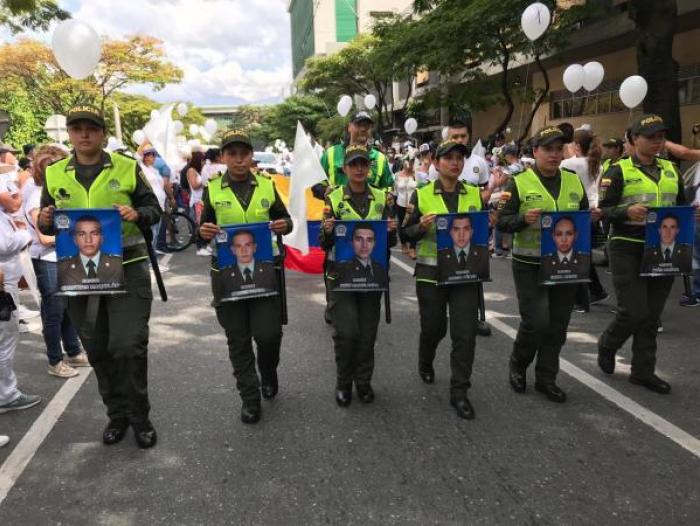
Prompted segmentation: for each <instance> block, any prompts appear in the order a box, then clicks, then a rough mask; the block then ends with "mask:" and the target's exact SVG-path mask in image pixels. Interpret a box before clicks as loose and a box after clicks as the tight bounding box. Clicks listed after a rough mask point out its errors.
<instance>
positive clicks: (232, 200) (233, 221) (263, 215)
mask: <svg viewBox="0 0 700 526" xmlns="http://www.w3.org/2000/svg"><path fill="white" fill-rule="evenodd" d="M253 177H255V181H256V183H257V186H256V187H255V190H254V191H253V196H252V197H251V198H250V203H249V204H248V209H247V210H246V209H244V208H243V205H241V202H240V201H239V200H238V197H236V194H235V192H234V191H233V190H232V189H231V187H229V186H228V177H217V178H216V179H212V180H210V181H209V203H210V204H211V206H212V208H214V211H215V212H216V224H217V225H238V224H240V223H264V222H266V221H269V220H270V207H271V206H272V203H274V202H275V185H274V183H273V182H272V180H271V179H268V178H267V177H263V176H261V175H254V176H253Z"/></svg>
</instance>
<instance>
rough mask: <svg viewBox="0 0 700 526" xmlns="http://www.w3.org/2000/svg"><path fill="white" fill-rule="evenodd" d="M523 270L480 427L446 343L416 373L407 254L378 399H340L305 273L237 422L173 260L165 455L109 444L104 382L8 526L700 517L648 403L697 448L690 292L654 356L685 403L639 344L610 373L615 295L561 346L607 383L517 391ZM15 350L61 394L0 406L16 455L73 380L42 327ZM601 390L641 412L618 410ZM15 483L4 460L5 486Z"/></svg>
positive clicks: (20, 361) (29, 372)
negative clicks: (460, 390) (601, 345)
mask: <svg viewBox="0 0 700 526" xmlns="http://www.w3.org/2000/svg"><path fill="white" fill-rule="evenodd" d="M397 257H399V258H401V256H399V255H398V254H397ZM404 261H406V260H404ZM510 264H511V263H510V261H509V260H492V269H493V270H492V274H493V277H494V281H493V283H489V284H487V285H486V291H487V295H486V296H487V308H488V309H489V315H490V316H492V317H493V318H495V319H496V321H494V322H493V323H494V324H495V325H496V326H497V327H498V329H495V330H494V333H493V336H491V337H490V338H479V340H478V342H477V357H476V363H475V368H474V375H473V379H472V383H473V388H472V389H471V391H470V393H469V394H470V399H471V400H472V402H473V404H474V406H475V409H476V413H477V417H476V419H475V420H474V421H469V422H468V421H464V420H460V419H459V418H457V416H456V415H455V413H454V411H453V410H452V409H451V407H450V406H449V405H448V401H449V394H448V382H449V342H447V341H445V342H443V343H442V345H441V346H440V349H439V351H438V357H437V359H436V364H435V365H436V371H437V382H436V383H435V384H434V385H431V386H429V385H425V384H423V383H422V382H421V381H420V380H419V378H418V375H417V339H418V329H417V327H418V306H417V302H416V298H415V289H414V285H413V278H412V277H411V276H410V275H409V274H408V273H407V272H406V271H405V270H404V269H402V268H400V266H399V265H394V266H393V268H392V279H393V282H392V287H393V292H392V295H393V319H394V321H393V323H392V324H391V325H385V324H383V323H382V325H381V327H380V335H379V340H378V342H377V348H376V357H377V358H376V369H375V377H374V381H373V385H374V387H375V391H376V394H377V399H376V401H375V403H374V404H371V405H362V404H360V403H358V402H357V401H355V402H354V403H353V404H352V405H351V406H350V407H349V408H347V409H341V408H338V407H337V406H336V404H335V401H334V397H333V393H334V392H333V388H334V379H335V363H334V358H333V351H332V341H331V330H330V328H329V327H328V326H326V325H325V324H324V323H323V321H322V313H323V303H324V293H323V285H322V283H321V280H320V279H319V277H318V276H308V275H302V274H297V273H291V272H290V273H288V278H287V279H288V290H289V313H290V323H289V325H288V326H287V327H286V328H285V333H284V341H283V350H282V362H281V365H280V383H281V389H280V394H279V395H278V397H277V398H276V399H275V400H274V401H272V402H264V405H263V419H262V421H261V422H260V423H259V424H258V425H255V426H249V425H245V424H242V423H241V422H240V419H239V408H240V402H239V398H238V395H237V393H236V392H235V389H234V382H233V378H232V376H231V367H230V364H229V362H228V356H227V350H226V345H225V339H224V336H223V333H222V330H221V329H220V327H219V325H218V323H217V322H216V319H215V316H214V311H213V309H212V308H211V307H210V306H209V301H210V290H209V282H208V277H207V271H206V268H207V262H206V260H205V259H204V258H197V257H195V256H194V254H193V252H188V253H186V254H177V255H175V257H174V258H173V259H172V261H171V263H170V266H171V271H170V272H168V273H167V274H165V276H166V283H167V286H168V291H169V293H170V297H171V300H170V301H169V302H168V303H166V304H163V303H161V302H160V301H156V302H155V303H154V314H153V317H152V320H151V346H150V349H151V351H150V358H151V359H150V393H151V401H152V405H153V411H152V419H153V422H154V424H155V426H156V428H157V430H158V433H159V443H158V445H157V447H155V448H154V449H151V450H147V451H141V450H139V449H138V448H137V447H136V445H135V443H134V440H133V437H132V436H128V437H127V439H125V440H124V441H123V442H122V443H121V444H119V445H116V446H112V447H106V446H104V445H102V443H101V441H100V438H101V432H102V428H103V427H104V424H105V422H106V417H105V415H104V411H103V407H102V404H101V402H100V400H99V397H98V394H97V386H96V382H95V379H94V375H92V374H90V376H89V377H88V378H87V380H86V381H85V383H84V384H83V385H82V386H81V387H80V389H78V390H77V393H76V395H75V397H74V398H72V399H70V403H69V404H68V405H67V408H66V409H65V411H63V412H62V413H60V415H59V418H58V421H57V422H56V423H55V425H54V426H53V427H50V426H49V427H50V429H49V432H48V436H47V438H46V440H44V441H43V443H42V444H41V445H40V446H39V447H38V449H37V450H36V453H35V454H34V455H33V456H32V457H31V459H30V461H29V463H28V464H27V466H26V468H25V469H24V470H23V471H22V472H21V474H19V476H18V478H17V480H16V482H14V484H12V487H11V489H10V491H9V493H8V495H7V497H6V498H5V500H4V501H3V502H2V504H0V523H1V524H2V525H3V526H10V525H42V524H64V525H82V524H90V525H93V524H98V525H132V524H134V525H141V524H144V525H146V524H148V525H153V524H168V525H180V524H182V525H190V524H202V525H215V524H420V525H423V524H635V525H638V524H659V523H665V524H672V525H684V524H688V525H691V524H692V525H695V524H698V523H699V522H700V456H699V455H700V453H698V452H697V451H696V452H695V453H693V452H692V451H690V450H689V449H688V448H684V447H681V445H679V443H678V441H674V440H672V439H671V438H669V437H668V436H666V435H667V434H668V433H666V432H665V431H664V430H665V429H666V427H664V426H665V425H666V424H664V422H662V423H661V424H660V427H657V428H654V427H652V426H651V425H649V424H648V423H646V422H645V421H643V420H640V419H639V418H638V416H639V414H637V415H635V411H637V410H640V409H639V408H640V407H641V411H642V412H644V411H647V413H645V414H646V415H647V416H648V415H652V416H651V418H652V420H653V419H654V418H655V417H661V418H662V419H664V421H665V422H666V423H667V424H668V426H670V427H671V428H673V429H676V428H678V429H680V430H682V431H685V432H686V433H687V434H688V435H687V437H690V438H689V440H690V441H691V442H692V441H693V440H694V441H695V443H696V445H697V440H698V439H700V410H699V409H698V408H699V404H698V400H699V399H700V353H699V352H698V350H699V348H700V347H699V346H698V336H697V335H698V321H700V318H699V317H698V316H699V315H700V309H683V308H681V307H679V306H678V303H677V299H678V297H679V295H680V284H679V283H677V284H676V289H675V290H674V292H673V293H672V295H671V299H670V301H669V303H668V305H667V309H666V312H665V314H664V316H663V321H664V327H665V332H664V333H663V334H662V335H661V336H660V350H659V364H658V371H659V374H660V375H661V376H662V377H664V378H666V379H668V380H669V381H670V382H671V384H672V385H673V391H672V394H671V395H669V396H661V395H657V394H654V393H651V392H649V391H646V390H644V389H643V388H641V387H638V386H633V385H631V384H629V383H628V382H627V375H628V372H629V367H628V366H629V357H630V355H629V345H628V346H627V347H626V349H625V351H623V352H622V353H621V359H620V362H619V365H618V371H619V372H618V373H617V374H616V375H615V376H614V377H612V378H609V377H604V375H602V373H600V372H599V371H598V369H597V366H596V365H595V356H596V348H595V345H594V344H593V343H591V342H592V341H594V339H595V338H597V336H598V335H599V333H600V332H601V330H602V329H603V328H604V326H605V325H606V324H607V323H608V321H609V320H610V318H611V316H612V315H611V314H610V312H609V307H608V306H605V305H603V306H595V307H593V311H592V312H591V313H588V314H574V315H573V319H572V323H571V327H570V330H571V334H570V338H569V342H568V343H567V345H566V347H565V350H564V352H563V356H562V357H563V358H565V359H566V360H567V362H568V363H570V364H571V365H572V366H573V369H576V370H579V369H580V370H581V371H583V372H584V373H588V375H590V376H591V377H593V378H594V379H595V380H598V381H600V382H602V384H600V386H602V387H600V386H599V388H595V389H594V388H591V387H590V386H589V385H593V387H595V386H596V384H595V383H593V384H590V383H589V384H588V385H586V384H584V383H582V382H581V381H579V380H577V379H575V378H574V377H572V376H569V375H568V374H565V373H561V374H560V377H559V384H560V385H561V387H562V388H564V389H565V390H566V391H567V392H568V394H569V401H568V402H567V403H566V404H564V405H558V404H553V403H551V402H549V401H547V400H546V399H545V398H544V397H543V396H542V395H540V394H539V393H536V392H534V390H533V389H532V387H531V385H530V386H529V387H528V391H527V393H526V394H524V395H519V394H516V393H514V392H513V391H512V390H511V389H510V388H509V386H508V383H507V360H508V356H509V354H510V350H511V346H512V340H511V338H510V337H509V336H508V334H507V333H508V330H509V329H508V328H509V327H510V328H511V329H513V328H517V324H518V320H519V318H518V316H517V304H516V303H515V300H514V290H513V283H512V278H511V273H510ZM601 273H602V277H603V280H604V282H606V284H609V276H608V275H606V274H605V273H604V272H603V271H601ZM611 303H612V300H611ZM455 322H456V323H459V320H455ZM504 331H505V332H504ZM16 361H17V363H16V370H17V373H18V376H19V378H20V384H21V387H22V388H23V389H24V390H26V391H27V392H32V393H34V392H36V393H39V394H42V395H43V396H44V397H45V403H43V404H42V405H40V406H38V407H37V408H34V409H30V410H27V411H22V412H19V413H14V414H6V415H1V416H0V433H5V434H9V435H10V437H11V439H12V442H11V444H10V445H8V446H6V447H5V448H3V449H1V450H0V462H5V461H6V460H7V459H8V456H10V454H11V453H12V452H13V450H14V448H17V447H18V444H21V443H24V444H27V443H29V442H30V441H31V440H32V438H33V436H34V435H35V434H36V426H35V430H33V431H31V432H28V430H29V429H30V427H31V426H32V425H33V424H35V423H36V422H39V423H42V419H41V418H40V415H42V411H44V410H45V409H46V407H47V403H48V402H49V401H50V400H51V399H52V398H53V397H54V396H56V393H57V392H58V390H59V389H60V388H61V387H62V386H64V385H65V384H66V382H65V381H63V380H59V379H56V378H53V377H50V376H48V375H46V371H45V369H46V358H45V356H44V354H43V346H42V344H41V340H40V335H39V334H38V333H31V334H28V335H24V336H23V338H22V342H21V344H20V347H19V349H18V351H17V360H16ZM577 368H578V369H577ZM86 371H87V370H85V369H83V370H82V374H85V373H86ZM530 374H531V375H532V372H530ZM529 380H530V384H532V382H533V380H534V379H533V377H532V376H530V378H529ZM69 382H76V380H70V381H69ZM605 388H612V389H614V393H618V394H619V395H620V396H621V398H622V399H624V400H627V399H629V400H630V401H632V402H636V404H638V405H634V404H632V406H631V409H629V408H628V409H627V410H625V409H622V408H620V407H619V406H618V405H616V404H614V403H613V402H612V401H611V400H610V399H609V397H608V398H606V397H605V396H603V395H602V394H601V392H603V390H604V389H605ZM615 396H617V395H615ZM635 408H636V409H635ZM647 421H648V418H647ZM674 426H675V427H674ZM659 429H660V430H661V431H659ZM29 450H30V451H32V452H33V448H29ZM7 476H8V473H7V463H6V462H5V464H3V466H2V467H0V479H2V478H3V477H5V480H7Z"/></svg>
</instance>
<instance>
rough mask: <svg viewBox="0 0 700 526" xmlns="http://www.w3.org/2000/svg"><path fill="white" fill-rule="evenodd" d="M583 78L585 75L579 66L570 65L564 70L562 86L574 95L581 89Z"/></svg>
mask: <svg viewBox="0 0 700 526" xmlns="http://www.w3.org/2000/svg"><path fill="white" fill-rule="evenodd" d="M585 78H586V74H585V72H584V70H583V66H582V65H581V64H571V65H570V66H569V67H568V68H566V69H565V70H564V77H563V81H564V86H565V87H566V89H568V90H569V91H570V92H571V93H576V92H577V91H578V90H580V89H581V88H582V87H583V81H584V80H585Z"/></svg>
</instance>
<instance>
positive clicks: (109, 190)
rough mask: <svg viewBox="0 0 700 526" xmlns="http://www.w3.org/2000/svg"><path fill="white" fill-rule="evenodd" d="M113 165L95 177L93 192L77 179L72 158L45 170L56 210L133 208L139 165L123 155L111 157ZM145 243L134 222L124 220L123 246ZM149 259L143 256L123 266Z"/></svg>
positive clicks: (49, 191)
mask: <svg viewBox="0 0 700 526" xmlns="http://www.w3.org/2000/svg"><path fill="white" fill-rule="evenodd" d="M109 156H110V159H111V166H106V167H105V168H104V169H103V170H102V171H101V172H100V173H99V174H98V175H97V177H96V178H95V180H94V181H93V183H92V185H90V190H89V191H88V190H86V189H85V187H84V186H83V185H82V184H81V183H80V182H79V181H78V180H77V179H76V178H75V168H74V167H73V166H72V165H71V166H70V167H69V166H68V165H69V162H70V160H71V158H70V157H69V158H66V159H61V160H60V161H57V162H55V163H53V164H52V165H50V166H49V167H48V168H47V169H46V189H47V191H48V193H49V195H50V196H51V198H52V199H53V200H54V201H55V202H56V208H59V209H60V208H65V209H69V208H112V206H113V205H115V204H117V205H126V206H132V205H133V203H132V200H131V194H133V193H134V191H135V190H136V183H137V181H136V178H137V177H138V176H137V175H136V174H137V164H136V161H135V160H134V159H131V158H130V157H127V156H125V155H121V154H115V153H111V154H109ZM143 243H145V240H144V238H143V234H141V231H140V230H139V228H138V227H137V226H136V224H135V223H132V222H128V221H122V247H123V248H127V247H133V246H136V245H141V244H143ZM144 259H147V256H141V257H138V258H134V259H131V260H128V261H124V262H123V264H128V263H134V262H136V261H142V260H144Z"/></svg>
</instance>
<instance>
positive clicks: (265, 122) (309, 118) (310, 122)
mask: <svg viewBox="0 0 700 526" xmlns="http://www.w3.org/2000/svg"><path fill="white" fill-rule="evenodd" d="M326 108H327V107H326V105H325V104H324V102H323V101H322V100H321V99H319V98H318V97H313V96H310V95H295V96H292V97H289V98H288V99H286V100H285V101H284V102H282V103H280V104H277V105H275V106H272V107H270V108H269V110H268V111H267V113H266V115H265V116H264V118H263V119H262V123H261V124H262V129H263V131H264V133H265V135H266V136H267V138H268V143H269V142H270V141H271V140H275V139H281V140H283V141H285V142H286V143H287V144H289V145H292V144H294V138H295V137H296V130H297V122H301V125H302V126H303V127H304V129H305V130H306V131H307V132H308V133H310V134H311V135H313V136H314V137H316V136H317V135H318V123H319V121H321V120H322V119H324V118H327V117H328V116H329V115H328V110H327V109H326Z"/></svg>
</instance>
